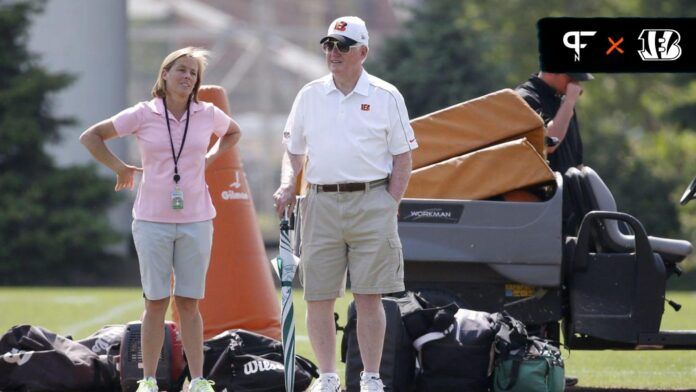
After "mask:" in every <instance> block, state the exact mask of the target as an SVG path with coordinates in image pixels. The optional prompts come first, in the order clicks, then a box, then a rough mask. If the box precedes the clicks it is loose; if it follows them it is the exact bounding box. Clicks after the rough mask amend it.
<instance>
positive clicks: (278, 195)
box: [273, 182, 296, 218]
mask: <svg viewBox="0 0 696 392" xmlns="http://www.w3.org/2000/svg"><path fill="white" fill-rule="evenodd" d="M295 200H296V199H295V183H294V182H291V183H289V184H285V185H281V186H280V187H279V188H278V190H277V191H275V193H274V194H273V201H274V202H275V204H273V206H274V207H275V209H276V213H277V214H278V216H279V217H281V218H282V217H283V213H284V212H285V207H288V209H289V210H290V211H292V209H293V208H295Z"/></svg>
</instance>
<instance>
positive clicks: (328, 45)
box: [321, 41, 355, 53]
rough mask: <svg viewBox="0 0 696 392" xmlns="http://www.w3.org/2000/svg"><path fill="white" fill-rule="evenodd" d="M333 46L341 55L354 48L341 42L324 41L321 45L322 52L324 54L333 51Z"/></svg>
mask: <svg viewBox="0 0 696 392" xmlns="http://www.w3.org/2000/svg"><path fill="white" fill-rule="evenodd" d="M334 46H335V47H336V48H337V49H338V51H339V52H341V53H348V52H349V51H350V48H352V47H353V46H355V44H353V45H346V44H344V43H342V42H338V41H324V43H323V44H321V48H322V49H323V50H324V53H329V52H331V51H332V50H333V49H334Z"/></svg>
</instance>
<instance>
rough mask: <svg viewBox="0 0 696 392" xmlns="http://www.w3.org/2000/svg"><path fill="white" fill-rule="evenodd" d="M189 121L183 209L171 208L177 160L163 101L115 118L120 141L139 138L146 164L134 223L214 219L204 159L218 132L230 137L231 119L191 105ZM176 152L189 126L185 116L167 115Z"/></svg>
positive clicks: (213, 109) (183, 154) (201, 104)
mask: <svg viewBox="0 0 696 392" xmlns="http://www.w3.org/2000/svg"><path fill="white" fill-rule="evenodd" d="M190 110H191V116H190V119H189V129H188V134H187V136H186V143H185V144H184V148H183V151H182V152H181V157H180V158H179V164H178V167H179V175H180V176H181V179H180V180H179V187H180V188H181V190H182V191H183V193H184V208H183V209H180V210H175V209H173V208H172V201H171V195H172V191H173V190H174V187H175V183H174V180H173V177H174V159H173V158H172V150H171V146H170V142H169V134H168V131H167V124H166V119H165V116H164V104H163V103H162V99H161V98H155V99H153V100H151V101H149V102H140V103H138V104H136V105H135V106H132V107H130V108H128V109H126V110H124V111H122V112H121V113H118V114H117V115H115V116H113V117H112V118H111V121H112V122H113V124H114V128H116V132H117V133H118V135H119V136H121V137H123V136H127V135H135V137H136V139H137V141H138V148H139V149H140V157H141V159H142V163H143V176H142V179H141V181H140V186H139V187H138V195H137V196H136V198H135V203H134V204H133V218H134V219H140V220H145V221H151V222H164V223H190V222H200V221H205V220H209V219H213V218H214V217H215V207H213V202H212V200H211V199H210V194H209V193H208V185H207V184H206V182H205V154H206V153H207V151H208V145H209V144H210V138H211V136H212V135H213V133H215V134H216V135H217V136H218V137H222V136H223V135H225V133H227V129H228V128H229V126H230V121H231V119H230V118H229V117H228V116H227V115H226V114H225V113H224V112H223V111H222V110H220V109H218V108H217V107H215V106H214V105H213V104H210V103H207V102H199V103H195V102H191V107H190ZM169 124H170V127H171V129H172V140H173V141H174V151H175V152H176V153H178V152H179V147H180V146H181V140H182V138H183V136H184V128H185V126H186V113H184V115H183V116H182V118H181V119H177V118H175V117H174V115H172V113H171V112H169Z"/></svg>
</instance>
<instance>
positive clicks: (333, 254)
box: [300, 185, 404, 301]
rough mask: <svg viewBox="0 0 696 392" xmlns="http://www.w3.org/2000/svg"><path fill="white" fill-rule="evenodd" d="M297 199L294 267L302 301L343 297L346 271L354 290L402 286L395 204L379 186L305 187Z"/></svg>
mask: <svg viewBox="0 0 696 392" xmlns="http://www.w3.org/2000/svg"><path fill="white" fill-rule="evenodd" d="M301 203H302V204H301V205H300V208H302V228H301V230H302V233H301V236H302V244H301V247H302V250H301V260H302V262H301V263H300V270H301V278H302V283H303V285H304V297H305V299H306V300H308V301H320V300H325V299H332V298H337V297H341V296H343V294H344V292H345V285H346V271H347V272H348V273H349V274H350V284H351V291H352V292H353V293H356V294H384V293H393V292H397V291H403V290H404V268H403V255H402V252H401V241H400V240H399V234H398V232H397V225H396V214H397V209H398V203H397V202H396V200H394V198H393V197H392V196H391V195H390V194H389V193H388V192H387V190H386V186H385V185H379V186H376V187H373V188H371V189H369V190H367V191H356V192H317V191H316V189H310V190H309V192H308V194H307V197H305V198H304V199H303V200H302V202H301Z"/></svg>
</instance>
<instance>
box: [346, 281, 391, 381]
mask: <svg viewBox="0 0 696 392" xmlns="http://www.w3.org/2000/svg"><path fill="white" fill-rule="evenodd" d="M353 297H354V298H355V307H356V311H357V314H358V346H359V347H360V358H362V362H363V368H364V370H365V372H367V373H379V364H380V361H381V360H382V346H383V345H384V332H385V329H386V326H387V322H386V319H385V316H384V307H382V296H381V295H380V294H353Z"/></svg>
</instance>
